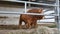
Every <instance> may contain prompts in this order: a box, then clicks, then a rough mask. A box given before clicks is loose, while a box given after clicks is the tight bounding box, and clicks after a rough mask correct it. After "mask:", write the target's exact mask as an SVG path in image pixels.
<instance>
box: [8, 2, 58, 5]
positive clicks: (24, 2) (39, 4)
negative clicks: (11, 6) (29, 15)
mask: <svg viewBox="0 0 60 34" xmlns="http://www.w3.org/2000/svg"><path fill="white" fill-rule="evenodd" d="M9 2H19V3H25V2H26V3H29V4H38V5H47V6H58V5H55V4H46V3H37V2H29V1H9Z"/></svg>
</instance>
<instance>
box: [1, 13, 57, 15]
mask: <svg viewBox="0 0 60 34" xmlns="http://www.w3.org/2000/svg"><path fill="white" fill-rule="evenodd" d="M0 14H16V15H20V14H28V15H44V16H58V15H57V14H37V13H0Z"/></svg>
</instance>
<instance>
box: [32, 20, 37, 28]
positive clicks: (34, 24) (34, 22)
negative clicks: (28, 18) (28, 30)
mask: <svg viewBox="0 0 60 34" xmlns="http://www.w3.org/2000/svg"><path fill="white" fill-rule="evenodd" d="M32 26H33V27H34V28H36V27H37V21H36V20H34V21H33V24H32Z"/></svg>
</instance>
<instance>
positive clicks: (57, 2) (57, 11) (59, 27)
mask: <svg viewBox="0 0 60 34" xmlns="http://www.w3.org/2000/svg"><path fill="white" fill-rule="evenodd" d="M56 5H58V6H57V7H56V13H57V14H58V16H57V17H56V21H57V27H58V29H59V31H60V23H59V0H56Z"/></svg>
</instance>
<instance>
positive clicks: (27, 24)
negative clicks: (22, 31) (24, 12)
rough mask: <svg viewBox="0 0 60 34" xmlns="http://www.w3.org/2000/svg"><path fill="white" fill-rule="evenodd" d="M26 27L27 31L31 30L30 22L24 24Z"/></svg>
mask: <svg viewBox="0 0 60 34" xmlns="http://www.w3.org/2000/svg"><path fill="white" fill-rule="evenodd" d="M26 27H27V28H28V29H30V28H31V21H30V20H28V21H27V23H26Z"/></svg>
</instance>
